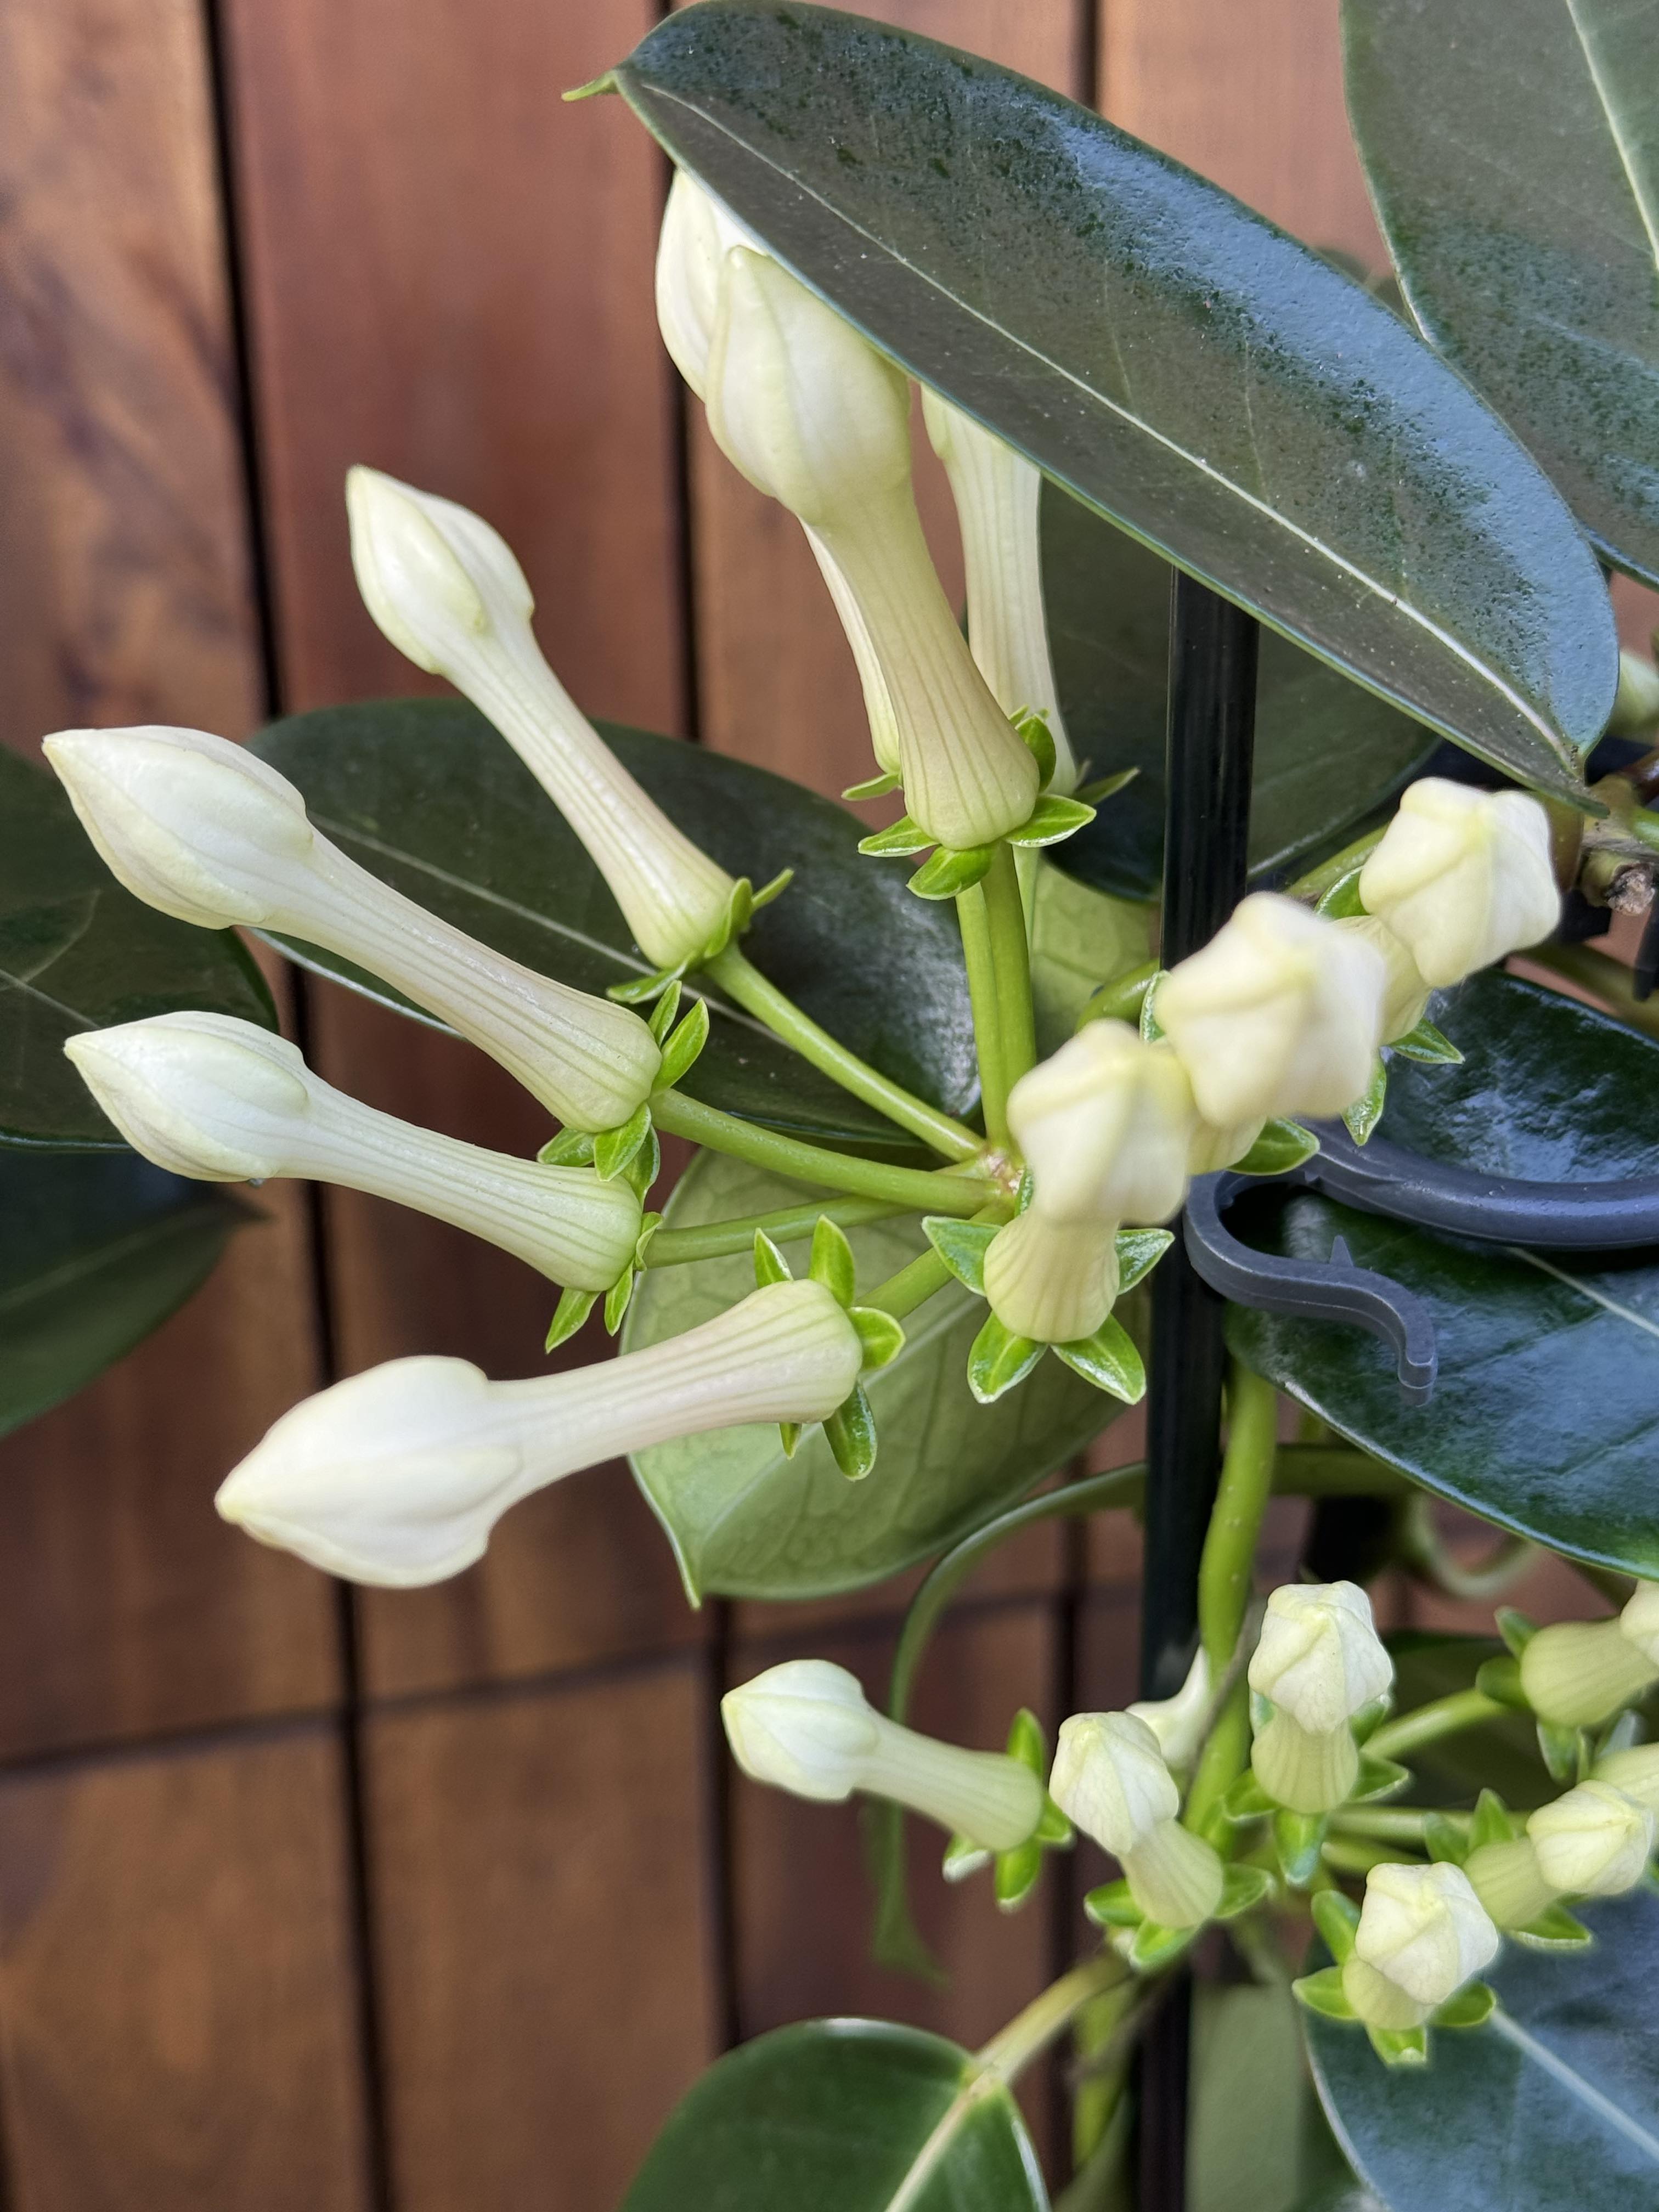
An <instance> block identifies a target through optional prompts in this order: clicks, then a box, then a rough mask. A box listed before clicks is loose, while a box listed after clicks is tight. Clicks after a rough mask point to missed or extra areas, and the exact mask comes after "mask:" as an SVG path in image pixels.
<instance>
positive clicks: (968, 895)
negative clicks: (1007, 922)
mask: <svg viewBox="0 0 1659 2212" xmlns="http://www.w3.org/2000/svg"><path fill="white" fill-rule="evenodd" d="M957 924H958V926H959V927H960V928H961V931H962V957H963V960H964V962H965V963H966V964H967V969H968V998H969V1004H970V1005H971V1006H972V1007H973V1012H974V1050H975V1053H976V1054H978V1056H979V1094H980V1103H981V1106H982V1108H983V1109H984V1113H985V1133H986V1135H987V1137H988V1138H989V1139H990V1140H991V1142H992V1143H993V1144H994V1145H1006V1143H1007V1141H1008V1079H1007V1077H1006V1075H1005V1074H1004V1073H1003V1066H1002V1030H1001V1025H1000V1021H999V1019H998V1013H999V1009H998V1005H997V971H996V962H995V959H994V957H993V955H992V951H991V923H990V916H989V915H988V914H987V912H986V907H985V890H984V886H983V885H982V884H970V885H969V888H968V889H967V890H965V891H958V892H957Z"/></svg>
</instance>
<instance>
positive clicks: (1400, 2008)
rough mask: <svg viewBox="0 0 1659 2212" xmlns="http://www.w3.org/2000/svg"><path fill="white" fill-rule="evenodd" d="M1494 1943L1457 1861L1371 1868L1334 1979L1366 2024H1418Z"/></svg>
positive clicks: (1486, 1960)
mask: <svg viewBox="0 0 1659 2212" xmlns="http://www.w3.org/2000/svg"><path fill="white" fill-rule="evenodd" d="M1497 1955H1498V1930H1497V1929H1496V1928H1494V1927H1493V1925H1492V1921H1491V1920H1490V1918H1489V1917H1487V1914H1486V1909H1485V1907H1484V1906H1483V1905H1481V1902H1480V1899H1479V1898H1478V1897H1477V1896H1476V1895H1475V1893H1474V1890H1473V1888H1472V1887H1470V1885H1469V1881H1468V1875H1465V1874H1464V1872H1463V1870H1462V1868H1461V1867H1455V1866H1451V1865H1449V1864H1446V1863H1439V1864H1437V1865H1433V1866H1379V1867H1373V1868H1372V1869H1371V1870H1370V1875H1368V1876H1367V1878H1366V1882H1365V1902H1364V1908H1363V1909H1362V1911H1361V1912H1360V1916H1359V1925H1358V1929H1356V1930H1355V1933H1354V1943H1353V1954H1352V1958H1350V1959H1349V1960H1348V1961H1347V1963H1346V1965H1345V1966H1344V1968H1343V1972H1342V1985H1343V1989H1344V1990H1345V1991H1346V1995H1347V1997H1348V2001H1349V2002H1350V2003H1351V2004H1352V2006H1353V2008H1354V2010H1355V2011H1356V2012H1357V2013H1358V2015H1359V2017H1360V2018H1361V2019H1362V2020H1364V2021H1367V2022H1368V2023H1369V2024H1370V2026H1371V2027H1381V2028H1392V2029H1400V2028H1407V2027H1420V2026H1421V2025H1422V2024H1423V2022H1424V2021H1426V2020H1427V2019H1428V2017H1429V2015H1431V2013H1432V2012H1433V2011H1434V2010H1435V2009H1436V2008H1437V2006H1440V2005H1443V2004H1444V2003H1445V2002H1446V2001H1447V1999H1448V1998H1449V1997H1452V1996H1455V1995H1456V1994H1457V1992H1458V1990H1460V1989H1462V1986H1463V1984H1464V1983H1465V1982H1467V1981H1468V1979H1469V1978H1470V1977H1471V1976H1472V1975H1474V1974H1478V1973H1479V1972H1480V1970H1481V1968H1482V1967H1483V1966H1488V1965H1490V1964H1491V1962H1492V1960H1493V1959H1495V1958H1496V1957H1497ZM1356 1965H1357V1966H1358V1968H1359V1969H1360V1971H1358V1972H1352V1971H1351V1970H1352V1969H1353V1968H1354V1967H1355V1966H1356ZM1367 1970H1368V1971H1367Z"/></svg>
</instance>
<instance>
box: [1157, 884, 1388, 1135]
mask: <svg viewBox="0 0 1659 2212" xmlns="http://www.w3.org/2000/svg"><path fill="white" fill-rule="evenodd" d="M1387 984H1388V977H1387V972H1386V969H1385V968H1384V965H1383V956H1382V955H1381V953H1379V952H1378V951H1376V948H1375V947H1374V946H1372V945H1367V944H1365V943H1364V941H1363V940H1362V939H1359V938H1357V937H1355V936H1353V935H1352V934H1348V933H1344V932H1343V931H1342V930H1340V929H1339V928H1338V927H1337V926H1336V924H1335V923H1334V922H1333V921H1326V920H1325V919H1324V917H1323V916H1322V915H1316V914H1310V913H1309V911H1308V909H1307V908H1305V907H1303V906H1298V905H1297V902H1296V901H1295V900H1294V899H1289V898H1284V897H1281V896H1279V894H1278V893H1277V892H1274V891H1257V892H1255V893H1254V894H1252V896H1250V897H1249V898H1247V899H1245V900H1244V901H1243V902H1242V903H1241V904H1240V905H1239V906H1238V908H1237V909H1236V911H1235V912H1234V914H1233V916H1232V919H1231V921H1229V922H1228V923H1227V924H1226V926H1225V928H1223V929H1222V930H1220V931H1219V932H1218V933H1217V935H1216V936H1214V937H1212V939H1211V940H1210V942H1209V943H1208V944H1207V945H1205V946H1204V948H1203V950H1202V951H1199V952H1195V953H1194V954H1193V956H1192V957H1191V958H1190V959H1188V960H1183V961H1182V963H1181V964H1180V966H1179V967H1178V968H1176V969H1173V970H1172V971H1171V972H1170V974H1169V975H1166V976H1165V977H1164V981H1162V982H1161V983H1160V984H1159V985H1158V994H1157V998H1156V1000H1155V1002H1154V1003H1155V1012H1156V1013H1157V1017H1158V1023H1159V1024H1160V1025H1161V1027H1162V1028H1163V1030H1164V1033H1165V1035H1166V1036H1168V1038H1169V1040H1170V1043H1171V1044H1172V1045H1173V1046H1174V1047H1175V1048H1176V1052H1177V1053H1178V1054H1179V1055H1180V1057H1181V1062H1182V1066H1183V1067H1185V1069H1186V1071H1187V1073H1188V1078H1189V1079H1190V1080H1191V1083H1192V1086H1193V1096H1194V1098H1195V1099H1196V1100H1197V1102H1198V1110H1199V1112H1200V1114H1201V1115H1203V1117H1204V1119H1205V1120H1206V1121H1209V1122H1212V1123H1214V1124H1215V1125H1216V1126H1217V1127H1227V1126H1229V1125H1231V1124H1233V1123H1237V1122H1243V1121H1267V1120H1268V1119H1270V1118H1271V1117H1272V1116H1273V1115H1279V1114H1340V1113H1341V1112H1342V1110H1343V1109H1344V1108H1345V1107H1348V1106H1351V1105H1352V1103H1353V1102H1354V1100H1355V1099H1356V1098H1358V1097H1361V1096H1362V1094H1363V1093H1364V1090H1365V1086H1366V1085H1367V1084H1368V1083H1369V1082H1370V1076H1371V1066H1372V1062H1373V1060H1374V1059H1375V1057H1376V1048H1377V1044H1378V1042H1379V1040H1380V1038H1381V1036H1382V1026H1383V994H1384V992H1385V990H1386V988H1387Z"/></svg>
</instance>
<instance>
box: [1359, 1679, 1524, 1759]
mask: <svg viewBox="0 0 1659 2212" xmlns="http://www.w3.org/2000/svg"><path fill="white" fill-rule="evenodd" d="M1507 1711H1509V1707H1508V1706H1507V1705H1499V1704H1498V1700H1497V1699H1496V1698H1489V1697H1487V1696H1486V1693H1485V1692H1484V1691H1480V1690H1454V1691H1453V1692H1451V1694H1450V1696H1449V1697H1444V1698H1437V1699H1435V1700H1434V1702H1433V1703H1432V1704H1431V1705H1419V1707H1418V1708H1417V1711H1415V1712H1414V1713H1401V1716H1400V1718H1399V1719H1398V1720H1397V1721H1389V1722H1388V1723H1386V1724H1385V1725H1384V1726H1383V1727H1382V1728H1380V1729H1377V1731H1376V1735H1372V1736H1370V1737H1368V1738H1367V1739H1366V1743H1365V1748H1366V1750H1367V1751H1368V1752H1370V1753H1371V1754H1372V1756H1373V1757H1374V1758H1376V1759H1401V1758H1403V1757H1404V1756H1405V1754H1406V1753H1407V1752H1412V1751H1416V1750H1417V1749H1418V1748H1419V1746H1421V1745H1423V1744H1425V1743H1437V1742H1438V1741H1439V1740H1440V1738H1441V1737H1442V1736H1443V1735H1456V1733H1457V1732H1458V1730H1459V1729H1466V1728H1478V1727H1479V1726H1480V1723H1481V1722H1482V1721H1495V1720H1501V1719H1502V1718H1503V1717H1504V1714H1505V1713H1506V1712H1507Z"/></svg>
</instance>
